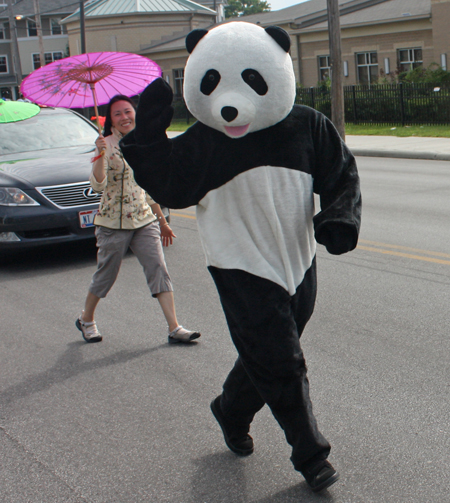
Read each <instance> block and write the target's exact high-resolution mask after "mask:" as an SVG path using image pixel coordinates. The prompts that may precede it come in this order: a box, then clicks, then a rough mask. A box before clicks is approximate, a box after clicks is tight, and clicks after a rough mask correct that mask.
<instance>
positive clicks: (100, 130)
mask: <svg viewBox="0 0 450 503" xmlns="http://www.w3.org/2000/svg"><path fill="white" fill-rule="evenodd" d="M89 87H90V88H91V91H92V97H93V98H94V110H95V117H96V118H97V129H98V134H99V135H101V134H102V128H101V126H100V119H99V116H98V107H97V95H96V94H95V84H94V83H93V82H92V83H90V84H89ZM100 155H105V151H104V150H102V151H101V152H100Z"/></svg>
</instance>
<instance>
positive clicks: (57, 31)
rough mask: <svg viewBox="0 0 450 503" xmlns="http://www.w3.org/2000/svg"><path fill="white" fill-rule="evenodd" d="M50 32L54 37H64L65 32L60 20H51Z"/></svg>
mask: <svg viewBox="0 0 450 503" xmlns="http://www.w3.org/2000/svg"><path fill="white" fill-rule="evenodd" d="M50 30H51V34H52V35H62V32H63V31H62V26H61V25H60V24H59V19H50Z"/></svg>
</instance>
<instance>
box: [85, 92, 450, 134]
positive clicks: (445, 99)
mask: <svg viewBox="0 0 450 503" xmlns="http://www.w3.org/2000/svg"><path fill="white" fill-rule="evenodd" d="M133 99H134V100H135V102H136V103H137V101H138V99H139V98H138V97H137V96H135V97H134V98H133ZM295 102H296V103H297V104H299V105H307V106H309V107H312V108H315V109H316V110H319V111H320V112H322V113H323V114H325V115H326V116H327V117H329V118H331V97H330V89H329V88H328V87H326V86H323V87H310V88H298V89H297V97H296V101H295ZM173 105H174V109H175V113H174V119H181V120H185V121H186V122H187V123H189V122H195V119H194V118H193V117H192V115H191V114H190V113H189V112H188V110H187V108H186V105H185V103H184V101H183V100H182V99H178V100H175V101H174V103H173ZM344 108H345V122H346V123H349V124H386V125H402V126H404V125H413V124H420V125H431V124H450V86H446V87H437V86H433V85H430V84H386V85H378V84H377V85H371V86H346V87H344ZM77 111H78V112H81V113H83V115H85V117H89V118H91V117H92V116H93V115H94V108H93V107H92V108H89V109H88V108H85V109H84V110H80V109H78V110H77ZM105 112H106V105H103V106H100V107H99V114H100V115H104V114H105Z"/></svg>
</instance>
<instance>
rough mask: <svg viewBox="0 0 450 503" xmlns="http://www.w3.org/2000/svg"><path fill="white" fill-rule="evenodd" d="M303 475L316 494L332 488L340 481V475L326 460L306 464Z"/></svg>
mask: <svg viewBox="0 0 450 503" xmlns="http://www.w3.org/2000/svg"><path fill="white" fill-rule="evenodd" d="M301 473H302V475H303V476H304V477H305V480H306V482H307V483H308V485H309V487H310V488H311V489H312V491H313V492H315V493H317V492H319V491H323V490H324V489H326V488H327V487H330V486H331V485H332V484H334V483H335V482H337V480H338V479H339V473H338V472H337V471H336V470H335V469H334V468H333V466H332V465H331V463H330V462H329V461H327V460H326V459H321V460H318V461H314V462H312V463H306V465H305V466H304V467H303V468H302V470H301Z"/></svg>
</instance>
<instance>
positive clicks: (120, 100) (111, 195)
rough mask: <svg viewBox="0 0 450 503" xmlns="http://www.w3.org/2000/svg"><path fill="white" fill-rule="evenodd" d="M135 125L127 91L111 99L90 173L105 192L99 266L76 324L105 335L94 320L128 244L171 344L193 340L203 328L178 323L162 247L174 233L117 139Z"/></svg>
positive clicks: (94, 336)
mask: <svg viewBox="0 0 450 503" xmlns="http://www.w3.org/2000/svg"><path fill="white" fill-rule="evenodd" d="M134 127H135V107H134V104H133V102H132V100H131V99H130V98H128V97H127V96H123V95H117V96H115V97H114V98H112V99H111V101H110V102H109V104H108V107H107V110H106V119H105V127H104V134H103V135H100V136H99V137H98V138H97V140H96V142H95V144H96V147H97V148H96V157H94V159H93V167H92V173H91V177H90V183H91V186H92V188H93V190H94V191H96V192H103V194H102V198H101V201H100V207H99V212H98V213H97V215H96V216H95V219H94V224H95V225H96V230H95V235H96V238H97V247H98V254H97V271H96V272H95V273H94V275H93V277H92V281H91V284H90V286H89V290H88V294H87V297H86V301H85V306H84V310H83V311H82V312H81V314H80V316H79V317H78V318H77V320H76V322H75V325H76V327H77V328H78V329H79V330H80V331H81V333H82V335H83V338H84V340H85V341H86V342H100V341H101V340H102V338H103V337H102V335H101V334H100V332H99V331H98V329H97V324H96V323H95V320H94V313H95V309H96V307H97V305H98V303H99V301H100V299H102V298H104V297H106V295H107V293H108V292H109V291H110V290H111V288H112V286H113V285H114V283H115V281H116V279H117V275H118V274H119V269H120V266H121V264H122V259H123V257H124V255H125V253H126V252H127V250H128V248H130V249H131V250H132V252H133V253H134V254H135V255H136V257H137V258H138V260H139V262H140V264H141V266H142V267H143V269H144V273H145V276H146V279H147V284H148V286H149V289H150V291H151V294H152V296H153V297H156V298H157V299H158V301H159V304H160V306H161V309H162V311H163V313H164V316H165V318H166V321H167V324H168V332H169V335H168V337H169V343H171V344H174V343H190V342H192V341H193V340H195V339H197V338H198V337H200V333H199V332H197V331H192V330H186V329H185V328H183V327H182V326H181V325H179V324H178V320H177V317H176V312H175V302H174V297H173V286H172V282H171V279H170V276H169V273H168V271H167V266H166V263H165V259H164V253H163V250H162V246H161V245H164V246H169V245H171V244H172V243H173V238H175V237H176V236H175V234H174V232H173V230H172V229H171V228H170V226H169V224H168V222H167V221H166V219H165V217H164V215H163V213H162V211H161V208H160V206H159V204H157V203H155V201H153V199H151V198H150V196H149V195H148V194H147V193H146V192H145V191H144V190H143V189H141V188H140V187H139V186H138V185H137V184H136V181H135V180H134V175H133V170H132V169H131V168H130V166H129V165H128V163H127V162H126V161H125V159H124V157H123V155H122V153H121V151H120V148H119V140H120V139H121V138H122V137H123V136H124V135H126V134H127V133H129V132H130V131H132V130H133V129H134Z"/></svg>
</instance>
